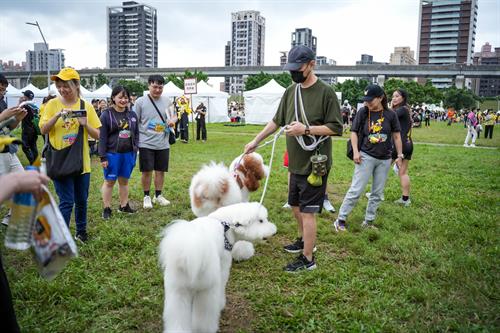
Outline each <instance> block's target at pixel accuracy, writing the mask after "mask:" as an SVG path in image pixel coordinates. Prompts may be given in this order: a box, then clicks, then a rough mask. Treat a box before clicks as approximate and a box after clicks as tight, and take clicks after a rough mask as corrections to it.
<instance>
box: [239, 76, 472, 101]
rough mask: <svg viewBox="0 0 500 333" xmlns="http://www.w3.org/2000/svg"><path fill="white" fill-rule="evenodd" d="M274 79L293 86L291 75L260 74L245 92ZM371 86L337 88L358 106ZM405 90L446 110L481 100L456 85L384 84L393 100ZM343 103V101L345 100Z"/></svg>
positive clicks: (349, 84) (350, 82)
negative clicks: (399, 91)
mask: <svg viewBox="0 0 500 333" xmlns="http://www.w3.org/2000/svg"><path fill="white" fill-rule="evenodd" d="M271 79H274V80H275V81H276V82H278V83H279V84H281V85H282V86H283V87H288V86H289V85H290V84H292V77H291V76H290V74H288V73H282V74H268V73H263V72H261V73H259V74H257V75H251V76H249V77H248V79H247V80H246V83H245V90H252V89H256V88H259V87H261V86H263V85H265V84H266V83H268V82H269V81H271ZM368 84H369V82H368V81H367V80H345V81H344V82H339V83H337V84H335V85H334V86H333V89H334V90H335V91H339V92H342V99H343V100H347V101H349V104H351V105H357V103H358V102H359V100H360V98H361V97H362V96H363V95H364V90H365V88H366V86H367V85H368ZM399 88H402V89H405V90H406V91H407V92H408V95H409V101H408V102H409V103H410V104H422V103H425V104H436V105H439V104H440V103H441V102H443V105H444V106H445V107H450V106H451V107H453V108H455V109H456V110H459V109H463V108H473V107H475V106H476V103H477V101H480V100H481V99H480V98H479V97H478V96H476V95H475V94H474V93H473V92H472V91H470V90H467V89H457V88H456V87H455V86H452V87H450V88H447V89H442V90H440V89H438V88H436V87H434V86H433V85H432V83H431V82H430V81H427V82H426V83H425V84H424V85H422V84H419V83H417V82H415V81H404V80H398V79H389V80H387V81H385V83H384V90H385V92H386V94H387V96H388V98H389V99H390V98H391V96H392V94H393V92H394V91H395V90H396V89H399ZM342 102H343V101H342Z"/></svg>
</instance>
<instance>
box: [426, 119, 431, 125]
mask: <svg viewBox="0 0 500 333" xmlns="http://www.w3.org/2000/svg"><path fill="white" fill-rule="evenodd" d="M427 126H431V120H430V119H427V118H426V119H425V127H427Z"/></svg>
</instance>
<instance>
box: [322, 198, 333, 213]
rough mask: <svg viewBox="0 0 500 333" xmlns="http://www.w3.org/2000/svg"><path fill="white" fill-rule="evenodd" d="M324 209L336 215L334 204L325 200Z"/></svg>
mask: <svg viewBox="0 0 500 333" xmlns="http://www.w3.org/2000/svg"><path fill="white" fill-rule="evenodd" d="M323 208H324V209H326V210H327V211H329V212H330V213H335V207H333V205H332V203H331V202H330V200H328V199H325V200H323Z"/></svg>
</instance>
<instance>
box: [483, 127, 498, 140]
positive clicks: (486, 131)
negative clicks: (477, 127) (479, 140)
mask: <svg viewBox="0 0 500 333" xmlns="http://www.w3.org/2000/svg"><path fill="white" fill-rule="evenodd" d="M494 128H495V125H486V126H484V138H485V139H486V138H488V135H489V137H490V139H492V138H493V129H494Z"/></svg>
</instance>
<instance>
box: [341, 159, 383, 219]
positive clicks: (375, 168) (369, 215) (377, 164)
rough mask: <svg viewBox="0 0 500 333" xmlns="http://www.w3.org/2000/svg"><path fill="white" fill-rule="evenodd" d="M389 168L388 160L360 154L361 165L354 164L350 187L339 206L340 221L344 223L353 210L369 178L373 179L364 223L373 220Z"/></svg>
mask: <svg viewBox="0 0 500 333" xmlns="http://www.w3.org/2000/svg"><path fill="white" fill-rule="evenodd" d="M390 168H391V160H390V159H388V160H379V159H377V158H374V157H371V156H370V155H368V154H366V153H364V152H361V164H355V167H354V175H353V176H352V183H351V187H350V188H349V191H347V193H346V195H345V197H344V201H343V202H342V206H340V210H339V219H340V220H343V221H345V220H346V219H347V215H349V213H350V212H351V211H352V210H353V208H354V206H356V203H357V202H358V200H359V197H360V196H361V195H362V194H363V193H364V192H365V187H366V185H367V184H368V181H369V180H370V178H371V177H373V181H372V190H371V195H370V199H368V206H366V213H365V221H373V220H375V216H376V214H377V208H378V206H379V205H380V201H381V200H382V195H383V194H384V187H385V181H386V180H387V176H388V174H389V170H390Z"/></svg>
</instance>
